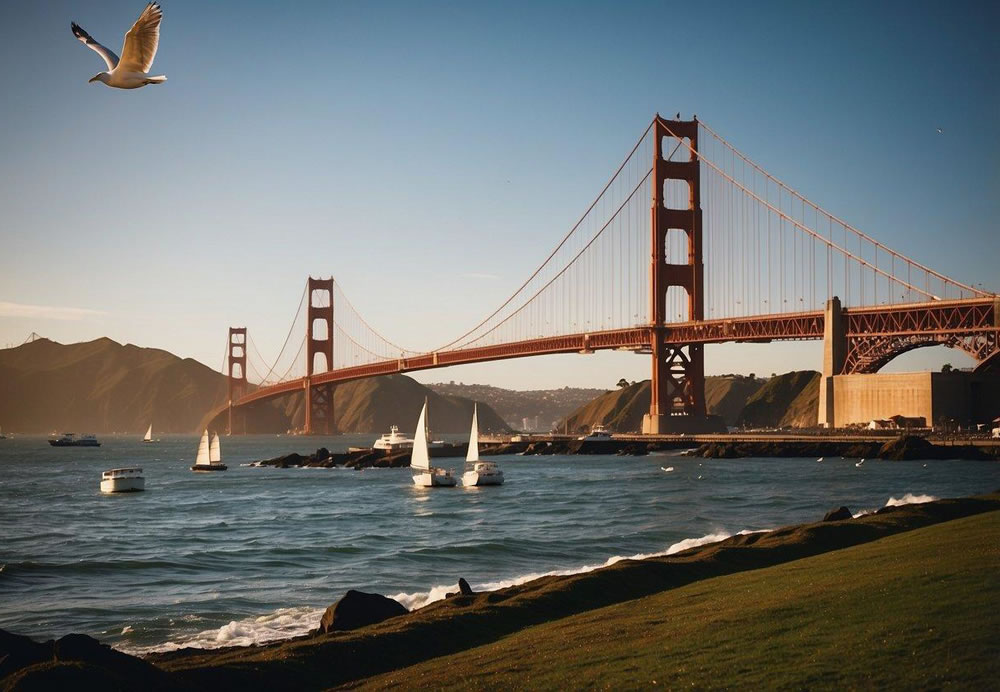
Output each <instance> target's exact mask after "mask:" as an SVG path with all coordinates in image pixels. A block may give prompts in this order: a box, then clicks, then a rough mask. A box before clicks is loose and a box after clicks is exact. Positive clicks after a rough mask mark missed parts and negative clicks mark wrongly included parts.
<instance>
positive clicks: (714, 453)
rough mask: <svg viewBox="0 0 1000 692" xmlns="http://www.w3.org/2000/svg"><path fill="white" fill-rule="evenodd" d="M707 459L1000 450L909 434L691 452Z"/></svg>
mask: <svg viewBox="0 0 1000 692" xmlns="http://www.w3.org/2000/svg"><path fill="white" fill-rule="evenodd" d="M691 456H696V457H701V458H704V459H738V458H742V457H785V458H789V457H798V458H809V457H817V458H825V457H846V458H849V459H884V460H887V461H921V460H931V459H937V460H946V459H972V460H977V461H979V460H981V461H989V460H996V459H998V458H1000V447H977V446H974V445H954V446H952V445H936V444H933V443H932V442H929V441H928V440H927V439H925V438H923V437H919V436H916V435H905V436H902V437H898V438H896V439H893V440H889V441H888V442H881V441H874V442H831V441H827V440H822V439H816V440H802V441H794V442H792V441H789V442H766V441H761V442H710V443H707V444H703V445H701V446H700V447H698V449H696V450H694V451H693V452H691Z"/></svg>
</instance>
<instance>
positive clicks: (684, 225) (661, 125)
mask: <svg viewBox="0 0 1000 692" xmlns="http://www.w3.org/2000/svg"><path fill="white" fill-rule="evenodd" d="M653 137H654V144H653V200H652V207H651V212H650V216H651V218H650V228H651V232H652V239H651V250H652V252H651V258H650V282H649V283H650V313H649V314H650V322H651V324H650V329H649V340H650V349H651V351H652V355H653V368H652V377H651V391H650V402H649V414H648V415H646V416H644V419H643V424H642V430H643V432H644V433H646V434H657V433H665V432H681V431H694V430H696V429H697V426H698V421H699V420H700V419H704V417H705V352H704V346H703V345H702V344H690V345H687V346H675V345H670V344H667V343H665V339H666V333H667V327H666V317H667V315H666V307H667V290H668V289H669V288H670V287H671V286H680V287H682V288H684V290H685V291H686V292H687V298H688V314H687V319H688V320H689V321H693V322H695V321H701V320H703V319H704V318H705V294H704V288H703V287H704V265H703V263H702V240H701V228H702V215H701V177H700V167H699V162H698V157H697V155H696V154H695V152H696V151H697V150H698V121H697V120H664V119H663V118H661V117H660V116H659V115H657V116H656V118H655V120H654V122H653ZM665 137H672V138H673V137H676V138H679V139H681V140H684V139H686V140H688V142H689V143H690V145H691V148H690V149H688V157H687V160H680V161H674V160H668V159H667V158H664V156H663V140H664V138H665ZM671 158H672V157H671ZM668 181H681V182H682V183H686V184H687V186H688V202H687V206H686V207H685V208H681V209H670V208H667V206H666V203H665V201H664V194H663V191H664V186H665V185H666V184H667V182H668ZM672 230H678V231H683V232H684V234H685V235H686V236H687V249H688V252H687V262H685V263H683V264H669V263H668V262H667V259H668V258H667V256H666V255H667V252H666V243H667V236H668V234H669V232H670V231H672Z"/></svg>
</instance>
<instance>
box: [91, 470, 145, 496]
mask: <svg viewBox="0 0 1000 692" xmlns="http://www.w3.org/2000/svg"><path fill="white" fill-rule="evenodd" d="M145 489H146V479H145V478H144V477H143V475H142V469H141V468H139V467H138V466H131V467H128V468H122V469H111V470H110V471H105V472H104V473H102V474H101V492H102V493H136V492H139V491H140V490H145Z"/></svg>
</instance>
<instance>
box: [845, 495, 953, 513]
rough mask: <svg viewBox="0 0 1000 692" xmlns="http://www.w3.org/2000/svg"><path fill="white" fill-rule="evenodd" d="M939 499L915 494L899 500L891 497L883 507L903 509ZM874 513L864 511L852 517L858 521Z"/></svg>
mask: <svg viewBox="0 0 1000 692" xmlns="http://www.w3.org/2000/svg"><path fill="white" fill-rule="evenodd" d="M938 499H940V498H937V497H934V496H933V495H914V494H913V493H906V494H904V495H903V496H902V497H901V498H898V499H897V498H895V497H892V496H889V499H888V500H887V501H886V503H885V505H883V506H884V507H902V506H903V505H919V504H922V503H924V502H936V501H937V500H938ZM874 511H875V510H874V509H863V510H861V511H860V512H855V513H854V514H853V515H852V516H853V517H854V518H855V519H857V518H858V517H863V516H865V515H866V514H871V513H873V512H874Z"/></svg>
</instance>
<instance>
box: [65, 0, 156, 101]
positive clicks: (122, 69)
mask: <svg viewBox="0 0 1000 692" xmlns="http://www.w3.org/2000/svg"><path fill="white" fill-rule="evenodd" d="M161 19H163V10H161V9H160V6H159V5H158V4H157V3H155V2H151V3H149V4H148V5H146V9H144V10H143V11H142V14H140V15H139V18H138V19H137V20H135V24H133V25H132V28H131V29H129V30H128V33H127V34H125V45H124V46H122V57H121V59H119V58H118V56H117V55H115V54H114V53H113V52H111V51H110V50H108V49H107V48H105V47H104V46H102V45H101V44H100V43H98V42H97V41H95V40H94V39H93V37H92V36H91V35H90V34H88V33H87V32H86V31H84V30H83V29H82V28H80V25H79V24H77V23H76V22H71V23H70V27H71V28H72V29H73V35H74V36H76V37H77V38H78V39H79V40H80V42H81V43H83V45H85V46H87V48H90V49H91V50H92V51H94V52H95V53H97V54H98V55H100V56H101V57H102V58H104V62H106V63H107V64H108V71H107V72H98V73H97V74H96V75H94V76H93V77H91V78H90V81H91V82H104V83H105V84H107V85H108V86H109V87H115V88H116V89H138V88H139V87H142V86H146V85H147V84H162V83H163V82H165V81H167V78H166V77H165V76H163V75H155V76H150V74H149V68H150V67H152V66H153V58H155V57H156V48H157V46H159V44H160V20H161Z"/></svg>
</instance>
